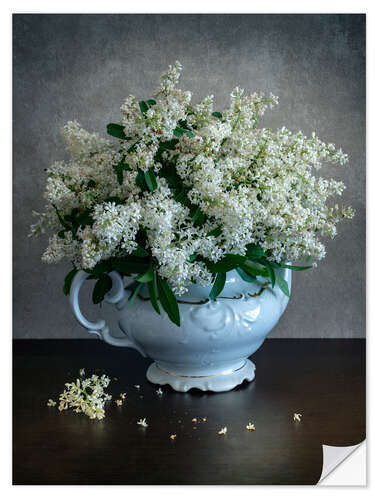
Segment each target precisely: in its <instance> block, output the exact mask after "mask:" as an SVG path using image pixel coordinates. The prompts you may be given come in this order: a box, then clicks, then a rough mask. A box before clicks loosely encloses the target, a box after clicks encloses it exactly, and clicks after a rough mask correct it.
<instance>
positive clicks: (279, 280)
mask: <svg viewBox="0 0 375 500" xmlns="http://www.w3.org/2000/svg"><path fill="white" fill-rule="evenodd" d="M275 276H276V283H277V284H278V286H279V288H280V290H281V291H282V292H283V293H284V294H285V295H286V296H287V297H290V293H289V286H288V283H287V282H286V281H285V280H284V278H282V277H281V276H280V274H278V273H275Z"/></svg>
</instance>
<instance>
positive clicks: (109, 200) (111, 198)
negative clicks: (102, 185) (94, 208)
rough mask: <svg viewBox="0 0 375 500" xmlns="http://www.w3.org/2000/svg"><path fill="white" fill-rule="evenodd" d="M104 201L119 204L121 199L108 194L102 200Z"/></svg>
mask: <svg viewBox="0 0 375 500" xmlns="http://www.w3.org/2000/svg"><path fill="white" fill-rule="evenodd" d="M103 201H104V202H106V203H115V204H116V205H121V204H122V200H120V198H119V197H118V196H108V198H106V199H105V200H103Z"/></svg>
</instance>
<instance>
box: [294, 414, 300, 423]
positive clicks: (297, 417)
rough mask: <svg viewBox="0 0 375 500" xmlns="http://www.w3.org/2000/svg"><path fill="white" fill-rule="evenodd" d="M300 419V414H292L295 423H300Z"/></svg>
mask: <svg viewBox="0 0 375 500" xmlns="http://www.w3.org/2000/svg"><path fill="white" fill-rule="evenodd" d="M301 417H302V413H294V414H293V420H294V421H295V422H301Z"/></svg>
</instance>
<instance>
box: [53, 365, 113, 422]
mask: <svg viewBox="0 0 375 500" xmlns="http://www.w3.org/2000/svg"><path fill="white" fill-rule="evenodd" d="M109 383H110V379H109V378H108V377H107V376H106V375H102V376H101V377H98V375H92V376H91V377H90V378H87V379H84V380H82V379H77V380H76V382H71V383H66V384H65V386H66V387H67V389H65V390H64V392H63V393H62V394H60V396H59V400H60V404H59V410H60V411H63V410H67V409H68V408H72V409H73V411H74V412H75V413H84V414H85V415H87V416H88V417H90V418H91V419H95V418H97V419H98V420H101V419H102V418H104V417H105V410H104V405H105V403H106V402H107V401H110V399H111V398H112V396H110V395H109V394H106V393H105V392H104V389H105V388H106V387H108V385H109Z"/></svg>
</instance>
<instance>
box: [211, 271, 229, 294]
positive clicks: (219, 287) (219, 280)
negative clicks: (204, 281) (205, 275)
mask: <svg viewBox="0 0 375 500" xmlns="http://www.w3.org/2000/svg"><path fill="white" fill-rule="evenodd" d="M225 280H226V273H218V274H217V275H216V278H215V282H214V284H213V287H212V289H211V291H210V295H209V297H210V299H211V300H215V299H216V297H217V296H218V295H220V293H221V292H222V291H223V288H224V286H225Z"/></svg>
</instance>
